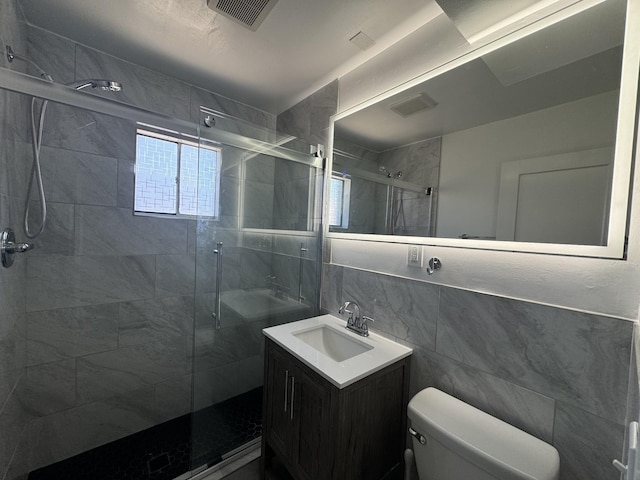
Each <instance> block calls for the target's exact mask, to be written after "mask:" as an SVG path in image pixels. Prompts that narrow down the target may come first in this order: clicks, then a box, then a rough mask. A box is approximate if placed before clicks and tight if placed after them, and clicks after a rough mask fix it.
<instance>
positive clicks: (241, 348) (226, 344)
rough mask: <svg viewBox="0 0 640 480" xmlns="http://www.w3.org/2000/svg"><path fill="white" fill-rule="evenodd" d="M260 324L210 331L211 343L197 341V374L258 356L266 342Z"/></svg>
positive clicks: (195, 364) (195, 358) (195, 365)
mask: <svg viewBox="0 0 640 480" xmlns="http://www.w3.org/2000/svg"><path fill="white" fill-rule="evenodd" d="M264 326H265V325H262V324H261V323H260V322H258V323H256V324H251V325H247V326H235V327H223V328H222V329H220V330H210V331H209V334H210V336H209V338H210V341H208V342H207V341H204V342H199V341H198V340H197V339H196V346H195V352H194V362H193V365H194V369H195V372H200V371H203V370H210V369H214V368H219V367H221V366H223V365H229V364H233V363H235V362H238V361H240V360H242V359H244V358H248V357H250V356H254V355H258V354H259V353H260V352H261V350H262V344H263V342H264V339H263V336H262V328H263V327H264Z"/></svg>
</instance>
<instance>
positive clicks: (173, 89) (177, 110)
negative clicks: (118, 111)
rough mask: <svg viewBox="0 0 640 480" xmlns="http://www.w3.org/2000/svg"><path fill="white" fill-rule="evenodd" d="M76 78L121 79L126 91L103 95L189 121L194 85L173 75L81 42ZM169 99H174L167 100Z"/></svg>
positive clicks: (123, 89) (78, 50)
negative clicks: (91, 47) (190, 99)
mask: <svg viewBox="0 0 640 480" xmlns="http://www.w3.org/2000/svg"><path fill="white" fill-rule="evenodd" d="M76 77H77V78H76V80H79V79H85V78H106V79H109V80H115V81H118V82H120V83H122V85H123V87H122V91H120V92H108V93H106V92H102V93H101V95H103V96H109V97H111V98H114V99H117V100H118V101H121V102H124V103H128V104H130V105H136V106H138V107H142V108H144V109H147V110H151V111H153V112H158V113H163V114H165V115H169V116H170V117H173V118H178V119H181V120H189V117H190V112H189V97H190V86H189V85H187V84H186V83H184V82H181V81H179V80H177V79H175V78H173V77H169V76H167V75H163V74H161V73H158V72H154V71H153V70H149V69H147V68H144V67H140V66H138V65H135V64H132V63H129V62H125V61H123V60H120V59H118V58H116V57H112V56H110V55H106V54H104V53H102V52H98V51H97V50H93V49H90V48H87V47H83V46H80V45H77V46H76ZM92 93H93V92H92ZM96 93H97V92H96ZM168 98H170V99H171V100H172V101H167V99H168ZM185 133H193V132H185Z"/></svg>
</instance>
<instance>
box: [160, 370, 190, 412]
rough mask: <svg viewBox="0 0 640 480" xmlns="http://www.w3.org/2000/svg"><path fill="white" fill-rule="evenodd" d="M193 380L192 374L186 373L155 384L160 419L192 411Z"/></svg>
mask: <svg viewBox="0 0 640 480" xmlns="http://www.w3.org/2000/svg"><path fill="white" fill-rule="evenodd" d="M192 380H193V376H192V375H185V376H184V377H180V378H173V379H171V380H167V381H166V382H162V383H158V384H157V385H156V386H155V391H156V396H155V410H156V415H157V417H158V420H159V421H167V420H171V419H172V418H176V417H179V416H181V415H186V414H187V413H189V412H190V411H191V390H192V388H193V385H192Z"/></svg>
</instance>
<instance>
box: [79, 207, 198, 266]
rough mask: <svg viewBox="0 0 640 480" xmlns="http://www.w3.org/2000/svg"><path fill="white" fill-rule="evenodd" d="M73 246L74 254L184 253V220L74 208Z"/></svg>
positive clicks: (126, 211)
mask: <svg viewBox="0 0 640 480" xmlns="http://www.w3.org/2000/svg"><path fill="white" fill-rule="evenodd" d="M75 246H76V254H77V255H118V256H120V255H152V254H186V253H187V220H184V219H176V218H156V217H146V216H137V215H133V212H132V211H131V210H129V209H126V208H110V207H95V206H88V205H78V206H76V239H75Z"/></svg>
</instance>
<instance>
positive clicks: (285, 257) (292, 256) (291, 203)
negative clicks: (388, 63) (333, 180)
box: [272, 80, 338, 313]
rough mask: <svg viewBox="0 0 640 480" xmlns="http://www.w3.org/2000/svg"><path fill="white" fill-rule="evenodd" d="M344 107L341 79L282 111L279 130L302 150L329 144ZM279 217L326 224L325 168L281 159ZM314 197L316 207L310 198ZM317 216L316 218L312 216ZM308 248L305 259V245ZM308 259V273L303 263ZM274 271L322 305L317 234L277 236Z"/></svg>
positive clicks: (287, 223) (298, 225)
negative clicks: (340, 105) (340, 107)
mask: <svg viewBox="0 0 640 480" xmlns="http://www.w3.org/2000/svg"><path fill="white" fill-rule="evenodd" d="M337 109H338V81H337V80H336V81H333V82H331V83H329V84H327V85H326V86H324V87H322V88H321V89H319V90H318V91H317V92H315V93H313V94H312V95H310V96H309V97H307V98H305V99H304V100H302V101H301V102H299V103H297V104H296V105H294V106H292V107H291V108H289V109H288V110H286V111H284V112H282V113H281V114H279V115H278V117H277V120H276V128H277V131H278V133H280V134H286V135H293V136H295V137H296V142H295V145H291V148H296V149H297V150H298V151H302V152H304V151H305V150H304V149H305V148H309V146H314V147H315V146H317V145H319V144H320V145H323V146H324V148H325V154H326V148H327V146H328V145H329V127H330V117H331V116H332V115H334V114H335V113H336V112H337ZM275 173H276V175H275V184H276V188H275V192H276V193H275V205H274V212H275V213H274V217H275V220H276V222H277V224H278V225H279V226H278V228H283V229H294V230H302V231H303V230H307V228H308V227H310V228H309V229H310V230H311V231H313V232H319V231H321V229H322V223H321V222H322V206H323V201H322V195H323V191H324V179H323V172H322V171H320V170H319V169H310V168H309V167H306V166H304V165H301V164H293V163H291V162H282V161H280V162H278V163H276V169H275ZM312 198H314V199H315V200H314V202H313V203H314V208H309V201H310V200H309V199H312ZM309 215H311V218H309ZM302 245H303V246H304V248H306V250H307V251H306V252H305V253H304V259H303V260H300V248H301V246H302ZM301 262H302V278H301V276H300V264H301ZM272 265H273V274H274V275H275V276H276V278H278V279H280V280H279V282H281V283H282V284H283V285H285V286H286V287H287V288H288V289H289V290H290V291H291V292H292V296H293V298H297V295H298V287H299V285H300V282H301V283H302V296H303V297H304V302H305V303H306V304H308V305H309V306H310V307H311V308H312V310H311V312H312V313H316V312H317V308H318V306H319V292H320V289H319V285H320V276H321V268H320V266H321V265H322V262H321V252H320V248H319V245H318V243H317V239H316V238H315V237H310V236H308V235H307V236H304V235H301V236H300V237H298V236H295V235H294V236H286V235H280V236H278V235H276V236H275V238H274V257H273V260H272Z"/></svg>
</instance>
